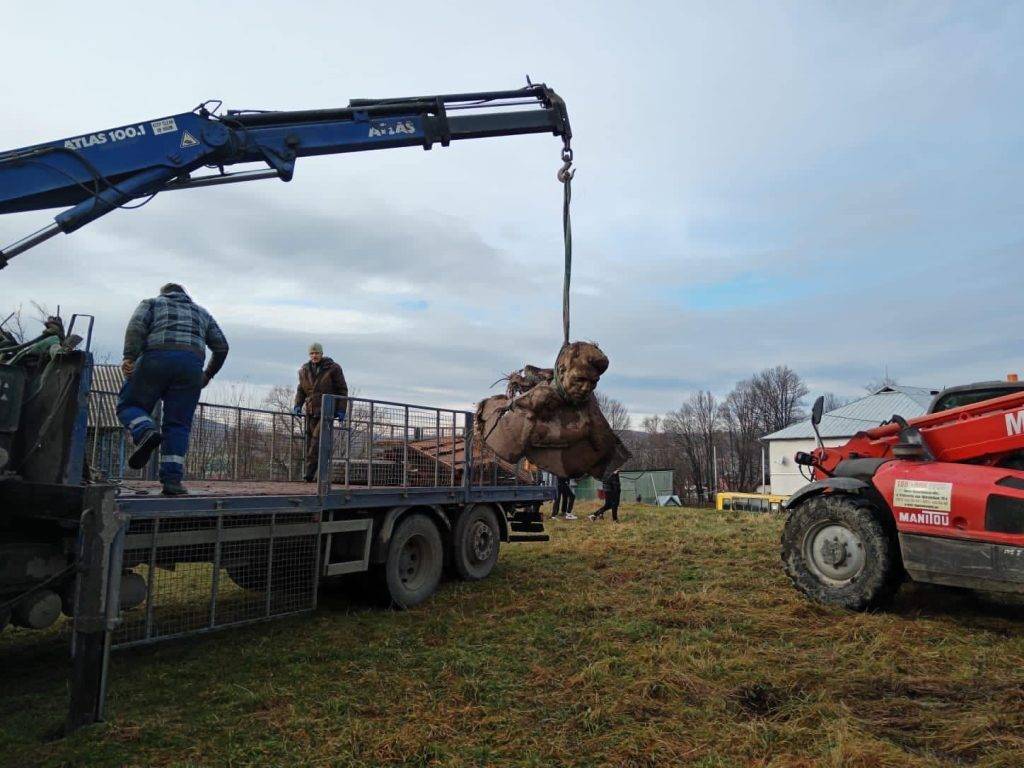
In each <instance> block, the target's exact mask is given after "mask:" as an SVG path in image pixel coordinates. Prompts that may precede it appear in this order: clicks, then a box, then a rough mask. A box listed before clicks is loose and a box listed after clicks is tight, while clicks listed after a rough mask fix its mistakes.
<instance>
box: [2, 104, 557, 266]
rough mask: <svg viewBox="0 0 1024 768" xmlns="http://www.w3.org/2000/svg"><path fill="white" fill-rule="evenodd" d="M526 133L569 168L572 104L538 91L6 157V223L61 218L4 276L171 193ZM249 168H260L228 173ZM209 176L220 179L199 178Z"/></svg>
mask: <svg viewBox="0 0 1024 768" xmlns="http://www.w3.org/2000/svg"><path fill="white" fill-rule="evenodd" d="M207 104H209V102H208V103H207ZM218 106H219V105H218ZM528 133H551V134H554V135H556V136H561V137H562V141H563V151H562V153H563V159H564V160H568V159H571V149H570V140H571V138H572V131H571V128H570V126H569V118H568V114H567V112H566V108H565V102H564V101H563V100H562V99H561V98H560V97H559V96H558V95H557V94H556V93H555V92H554V91H552V90H551V89H550V88H548V87H547V86H545V85H543V84H530V85H528V86H527V87H526V88H522V89H519V90H512V91H488V92H482V93H461V94H447V95H441V96H425V97H404V98H397V99H354V100H352V101H351V102H349V106H348V107H344V108H338V109H324V110H306V111H298V112H262V111H231V110H229V111H227V112H226V113H225V114H223V115H217V114H215V113H214V112H212V111H210V109H208V107H207V105H206V104H204V105H201V106H199V107H197V108H196V109H195V110H193V111H192V112H183V113H181V114H178V115H171V116H169V117H163V118H159V119H156V120H146V121H144V122H140V123H133V124H131V125H124V126H120V127H118V128H111V129H108V130H104V131H99V132H97V133H89V134H85V135H81V136H72V137H69V138H66V139H58V140H57V141H51V142H48V143H46V144H37V145H35V146H31V147H24V148H22V149H16V150H12V151H9V152H0V214H3V213H14V212H18V211H32V210H41V209H46V208H58V207H60V208H66V210H64V211H62V212H60V213H59V214H57V215H56V216H55V217H54V220H53V223H51V224H49V225H47V226H46V227H44V228H43V229H41V230H39V231H38V232H35V233H33V234H31V235H28V236H27V237H25V238H23V239H21V240H19V241H18V242H16V243H14V244H12V245H11V246H9V247H8V248H6V249H3V250H0V269H2V268H3V267H4V266H6V264H7V261H8V260H9V259H11V258H13V257H14V256H16V255H18V254H19V253H23V252H24V251H26V250H28V249H29V248H32V247H34V246H36V245H38V244H39V243H41V242H43V241H45V240H47V239H49V238H50V237H53V236H54V235H56V234H58V233H61V232H63V233H65V234H67V233H70V232H74V231H75V230H76V229H79V228H80V227H82V226H84V225H86V224H88V223H89V222H91V221H94V220H95V219H97V218H99V217H100V216H103V215H105V214H107V213H109V212H110V211H112V210H114V209H116V208H119V207H123V206H126V204H128V203H131V202H132V201H133V200H139V199H140V198H141V199H145V198H148V197H150V196H152V195H155V194H156V193H158V192H162V191H165V190H173V189H187V188H190V187H200V186H211V185H215V184H229V183H235V182H241V181H253V180H256V179H265V178H279V179H281V180H282V181H290V180H291V178H292V175H293V173H294V171H295V161H296V160H297V159H298V158H300V157H308V156H313V155H328V154H336V153H341V152H364V151H368V150H375V149H390V148H392V147H408V146H421V147H423V148H424V149H430V148H431V147H433V146H434V145H435V144H440V145H441V146H448V144H449V142H451V141H457V140H460V139H477V138H486V137H492V136H514V135H519V134H528ZM248 163H261V164H263V165H264V166H265V167H263V168H259V169H255V170H242V171H234V172H228V171H226V170H225V168H227V167H229V166H237V165H243V164H248ZM204 168H208V169H213V170H211V171H209V172H207V173H205V174H202V173H201V174H199V175H194V174H196V172H198V171H202V169H204ZM140 204H141V203H140ZM137 205H138V204H137Z"/></svg>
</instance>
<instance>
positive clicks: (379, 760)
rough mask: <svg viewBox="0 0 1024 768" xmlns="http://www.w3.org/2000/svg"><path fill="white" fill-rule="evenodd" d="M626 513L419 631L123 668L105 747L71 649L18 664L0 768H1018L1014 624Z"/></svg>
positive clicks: (448, 599) (635, 510)
mask: <svg viewBox="0 0 1024 768" xmlns="http://www.w3.org/2000/svg"><path fill="white" fill-rule="evenodd" d="M584 510H585V511H589V509H588V508H587V506H586V505H584ZM623 512H624V515H623V517H624V522H622V523H621V524H619V525H613V524H612V523H611V522H610V521H605V522H602V523H596V524H594V523H590V522H589V521H587V520H579V521H576V522H555V523H554V524H553V525H552V526H550V527H551V533H552V541H551V543H549V544H541V545H536V544H516V545H509V546H507V547H506V548H505V549H504V550H503V552H502V556H501V559H500V561H499V564H498V567H497V569H496V571H495V573H494V574H493V575H492V576H491V578H490V579H488V580H487V581H485V582H483V583H479V584H463V583H456V582H449V583H446V584H444V585H443V587H442V589H441V590H440V592H439V593H438V594H437V596H436V597H435V598H434V599H433V600H432V601H431V602H430V603H428V604H427V605H425V606H423V607H421V608H418V609H416V610H413V611H408V612H405V613H397V612H392V611H382V610H379V609H372V608H367V607H364V606H362V605H361V604H360V603H359V602H358V601H353V600H352V599H351V598H349V597H347V596H345V595H343V594H333V595H327V596H325V598H324V599H323V600H322V608H321V610H320V611H319V612H318V613H316V614H315V615H314V616H312V617H309V618H303V619H290V620H285V621H281V622H277V623H271V624H264V625H260V626H256V627H250V628H247V629H241V630H235V631H226V632H223V633H221V634H219V635H213V636H207V637H206V638H204V639H201V640H198V641H190V642H186V643H177V644H173V645H165V646H162V647H155V648H150V649H147V650H143V651H128V652H122V653H118V654H115V656H114V658H113V674H112V680H111V689H110V697H109V708H108V714H109V722H107V723H106V724H103V725H100V726H96V727H94V728H91V729H87V730H85V731H84V732H80V733H78V734H77V735H75V736H74V737H72V738H69V739H67V740H63V741H50V740H48V734H49V733H50V732H51V731H52V730H53V728H54V726H55V725H56V724H57V723H59V721H60V720H61V718H62V716H63V709H64V706H65V698H66V689H65V682H64V679H63V676H62V675H63V673H64V668H63V666H60V664H61V652H62V650H63V649H62V648H61V647H60V646H59V645H57V644H56V643H50V644H47V645H45V646H44V647H43V648H42V649H41V648H39V647H38V646H35V647H31V646H18V645H16V644H15V645H12V644H11V642H10V640H7V641H5V642H6V643H7V644H6V645H5V646H0V664H2V665H3V667H4V671H3V680H4V687H3V692H2V693H0V763H3V764H6V765H11V766H28V765H37V764H38V765H45V766H64V765H75V766H77V765H81V766H86V765H88V766H121V765H130V766H151V765H152V766H172V765H174V766H189V765H191V766H229V765H230V766H242V765H274V766H383V765H403V766H464V765H466V766H468V765H474V766H475V765H479V766H490V765H527V766H605V765H607V766H672V765H695V766H706V767H708V768H710V767H711V766H733V765H736V766H865V767H867V766H871V767H872V768H873V767H874V766H933V765H935V766H961V765H978V766H1008V767H1009V766H1021V765H1024V612H1022V611H1021V610H1020V609H1017V608H1014V607H1011V606H1007V605H1004V604H997V603H991V602H987V601H982V600H979V599H978V598H976V597H975V596H972V595H970V594H966V595H965V594H958V593H951V592H946V591H943V590H940V589H932V588H926V587H917V586H913V585H908V586H905V587H904V589H903V590H902V591H901V593H900V595H899V597H898V598H897V601H896V603H895V605H894V606H893V607H892V608H891V609H889V610H888V611H886V612H883V613H876V614H849V613H844V612H842V611H838V610H831V609H827V608H822V607H819V606H816V605H812V604H810V603H808V602H806V601H805V600H804V599H802V598H801V597H800V596H799V595H798V594H797V593H796V592H795V591H794V590H793V589H792V588H791V587H790V585H789V584H788V582H787V581H786V579H785V577H784V576H783V574H782V572H781V570H780V567H779V560H778V544H777V542H778V538H779V530H780V527H781V521H780V520H779V519H778V518H771V517H764V516H752V515H747V514H744V513H720V512H713V511H698V510H672V509H664V510H652V509H649V508H639V507H632V506H626V507H624V508H623ZM55 664H56V665H58V666H59V669H57V671H54V669H53V666H54V665H55ZM48 670H49V671H48Z"/></svg>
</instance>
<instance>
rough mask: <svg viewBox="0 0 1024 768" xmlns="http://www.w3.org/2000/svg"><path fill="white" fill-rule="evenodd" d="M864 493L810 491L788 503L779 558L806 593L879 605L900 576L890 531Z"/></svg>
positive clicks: (856, 606) (857, 607)
mask: <svg viewBox="0 0 1024 768" xmlns="http://www.w3.org/2000/svg"><path fill="white" fill-rule="evenodd" d="M880 514H881V513H880V512H879V511H878V510H877V509H876V508H875V507H874V506H873V505H872V504H871V502H870V501H868V500H867V499H864V498H861V497H859V496H850V495H846V494H823V495H820V496H813V497H811V498H809V499H807V500H805V501H803V502H801V503H800V504H799V505H798V506H797V507H796V508H794V509H792V510H791V511H790V513H789V517H788V518H787V519H786V525H785V527H784V528H783V530H782V562H783V565H784V567H785V569H786V573H787V574H788V575H789V578H790V579H791V580H792V582H793V585H794V586H795V587H796V588H797V589H798V590H799V591H800V592H802V593H804V594H805V595H806V596H807V597H809V598H810V599H812V600H814V601H816V602H819V603H822V604H824V605H838V606H841V607H843V608H848V609H850V610H853V611H864V610H868V609H871V608H877V607H879V606H881V605H884V604H885V603H886V602H887V601H888V600H889V599H890V598H892V596H893V595H894V594H895V592H896V590H897V589H898V588H899V585H900V583H901V581H902V580H903V567H902V564H901V563H900V557H899V548H898V546H897V544H896V541H895V537H894V536H893V534H892V533H891V532H890V531H889V530H888V529H887V527H886V526H885V525H884V523H883V521H882V520H881V518H880V517H879V515H880Z"/></svg>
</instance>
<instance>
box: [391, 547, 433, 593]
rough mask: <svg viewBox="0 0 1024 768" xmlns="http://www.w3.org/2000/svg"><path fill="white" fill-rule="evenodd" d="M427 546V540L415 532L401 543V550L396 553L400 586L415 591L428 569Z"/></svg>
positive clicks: (428, 555)
mask: <svg viewBox="0 0 1024 768" xmlns="http://www.w3.org/2000/svg"><path fill="white" fill-rule="evenodd" d="M429 558H430V554H429V547H428V545H427V540H426V539H425V538H424V537H423V536H421V535H419V534H416V535H414V536H410V537H409V538H408V539H407V540H406V542H405V543H404V544H403V545H402V551H401V552H400V553H399V555H398V578H399V580H401V582H402V586H404V587H405V588H406V589H408V590H409V591H411V592H415V591H416V590H417V589H419V588H420V587H421V586H423V582H424V580H425V579H426V577H427V572H428V571H429V570H430V569H429V568H428V567H427V560H429Z"/></svg>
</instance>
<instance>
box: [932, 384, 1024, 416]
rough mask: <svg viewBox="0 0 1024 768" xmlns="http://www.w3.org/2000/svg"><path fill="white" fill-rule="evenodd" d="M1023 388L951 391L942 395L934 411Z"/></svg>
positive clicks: (1007, 393) (977, 401) (976, 401)
mask: <svg viewBox="0 0 1024 768" xmlns="http://www.w3.org/2000/svg"><path fill="white" fill-rule="evenodd" d="M1022 389H1024V386H1021V387H1019V388H1015V389H1014V388H1009V387H1000V388H998V389H995V388H993V389H970V390H966V391H964V392H950V393H949V394H948V395H944V396H942V397H941V398H939V399H938V400H937V401H936V402H935V405H934V407H933V408H932V413H938V412H939V411H948V410H950V409H951V408H959V407H960V406H962V405H972V404H974V403H980V402H981V401H982V400H991V399H992V398H994V397H1002V396H1003V395H1009V394H1011V393H1012V392H1016V391H1020V390H1022Z"/></svg>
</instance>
